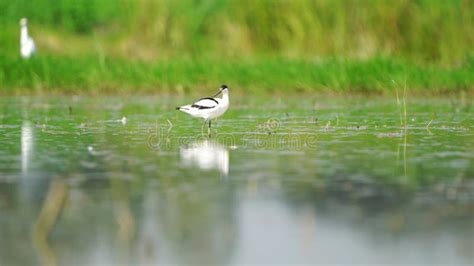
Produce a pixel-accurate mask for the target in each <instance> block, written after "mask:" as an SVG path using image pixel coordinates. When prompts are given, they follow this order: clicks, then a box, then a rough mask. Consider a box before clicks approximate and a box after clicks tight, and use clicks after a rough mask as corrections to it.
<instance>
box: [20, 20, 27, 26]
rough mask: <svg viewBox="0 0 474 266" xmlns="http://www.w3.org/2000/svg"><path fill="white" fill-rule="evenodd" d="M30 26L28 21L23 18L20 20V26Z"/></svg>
mask: <svg viewBox="0 0 474 266" xmlns="http://www.w3.org/2000/svg"><path fill="white" fill-rule="evenodd" d="M27 24H28V19H26V18H22V19H20V26H22V27H24V26H26V25H27Z"/></svg>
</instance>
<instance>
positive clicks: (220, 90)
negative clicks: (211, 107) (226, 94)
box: [211, 89, 222, 97]
mask: <svg viewBox="0 0 474 266" xmlns="http://www.w3.org/2000/svg"><path fill="white" fill-rule="evenodd" d="M221 92H222V89H219V91H218V92H217V93H216V94H214V95H212V96H211V97H216V96H217V95H219V94H220V93H221Z"/></svg>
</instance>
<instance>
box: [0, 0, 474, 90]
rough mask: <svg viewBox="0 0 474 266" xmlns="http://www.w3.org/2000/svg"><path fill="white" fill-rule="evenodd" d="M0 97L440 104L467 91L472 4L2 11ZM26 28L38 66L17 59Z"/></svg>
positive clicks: (154, 0) (323, 1)
mask: <svg viewBox="0 0 474 266" xmlns="http://www.w3.org/2000/svg"><path fill="white" fill-rule="evenodd" d="M0 10H1V12H2V15H1V16H0V47H1V49H0V93H3V94H15V93H29V92H51V91H58V92H65V93H67V92H72V93H79V92H90V93H103V92H132V91H141V92H145V93H149V92H174V93H175V92H189V91H195V88H198V90H199V89H202V88H207V87H209V86H212V87H216V86H218V85H219V84H220V83H223V82H226V83H229V84H230V85H232V86H233V87H236V88H239V89H240V91H243V92H248V93H249V92H251V93H259V92H289V91H302V92H314V91H330V92H369V93H382V92H393V90H394V85H393V84H394V83H393V81H395V82H396V83H398V84H405V83H406V84H407V89H408V93H411V92H429V93H444V92H457V91H467V90H471V89H472V88H473V87H474V86H473V84H474V81H473V77H472V76H473V75H472V74H471V73H474V72H473V65H474V63H473V61H474V59H473V58H474V1H466V0H417V1H411V0H400V1H395V2H393V1H385V0H373V1H357V0H293V1H288V0H259V1H252V0H204V1H196V0H182V1H171V0H101V1H94V0H31V1H27V0H17V1H8V0H0ZM21 17H28V18H29V21H30V33H31V35H32V36H33V37H34V39H35V41H36V43H37V47H38V50H39V55H38V57H37V58H35V59H34V60H31V61H29V62H24V61H21V60H20V59H19V58H18V57H19V51H18V49H19V47H18V46H19V45H18V43H19V25H18V21H19V19H20V18H21Z"/></svg>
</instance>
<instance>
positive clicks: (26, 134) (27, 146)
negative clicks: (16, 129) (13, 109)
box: [21, 121, 33, 174]
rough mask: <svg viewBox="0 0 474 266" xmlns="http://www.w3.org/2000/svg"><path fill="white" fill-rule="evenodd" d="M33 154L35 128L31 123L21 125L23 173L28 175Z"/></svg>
mask: <svg viewBox="0 0 474 266" xmlns="http://www.w3.org/2000/svg"><path fill="white" fill-rule="evenodd" d="M32 152H33V128H32V126H31V123H30V122H27V121H25V122H23V124H22V125H21V172H22V173H23V174H27V172H28V168H29V165H30V160H31V153H32Z"/></svg>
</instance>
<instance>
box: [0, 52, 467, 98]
mask: <svg viewBox="0 0 474 266" xmlns="http://www.w3.org/2000/svg"><path fill="white" fill-rule="evenodd" d="M472 73H474V60H469V61H467V62H466V63H465V64H463V65H461V66H459V67H455V68H445V67H440V66H436V65H415V64H412V63H409V62H404V61H401V60H394V59H388V58H374V59H370V60H342V59H326V60H319V61H308V60H306V61H303V60H289V59H275V58H273V59H259V60H224V61H223V60H210V59H209V60H189V59H182V60H177V59H174V60H162V61H157V62H154V63H148V62H139V61H134V62H132V61H128V60H120V59H109V58H96V57H81V58H69V57H46V56H43V57H37V58H34V59H32V60H29V61H23V60H20V59H9V58H6V57H3V58H0V88H2V90H1V91H2V93H3V94H17V93H42V92H61V93H136V92H141V93H168V92H171V93H194V92H196V93H197V92H200V91H201V90H204V91H206V92H209V88H216V87H217V86H218V85H220V84H222V83H227V84H229V85H230V86H232V87H233V88H238V89H239V91H241V92H242V93H252V94H258V93H268V92H270V93H271V92H278V93H286V92H363V93H393V90H394V89H395V87H396V86H404V85H405V84H406V86H407V88H408V89H409V92H414V93H417V92H419V93H428V94H438V93H446V92H459V91H472V90H473V88H474V75H472ZM395 84H398V85H395Z"/></svg>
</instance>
